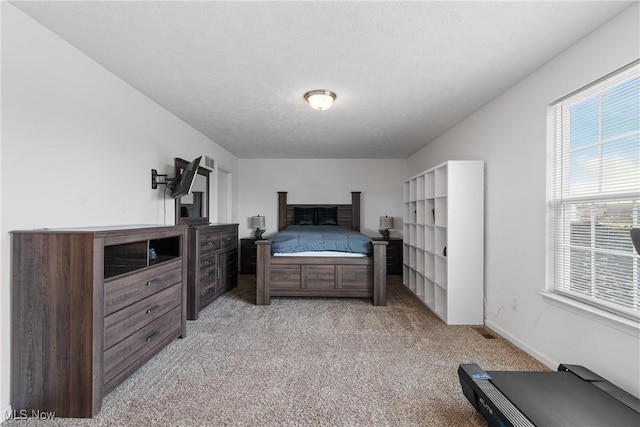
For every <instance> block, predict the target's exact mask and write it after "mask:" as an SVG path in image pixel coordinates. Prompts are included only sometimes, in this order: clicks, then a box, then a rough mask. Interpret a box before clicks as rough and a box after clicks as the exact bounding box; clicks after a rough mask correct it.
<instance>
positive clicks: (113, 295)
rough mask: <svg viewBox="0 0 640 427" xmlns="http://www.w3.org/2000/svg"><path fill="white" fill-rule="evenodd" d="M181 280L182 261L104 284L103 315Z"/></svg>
mask: <svg viewBox="0 0 640 427" xmlns="http://www.w3.org/2000/svg"><path fill="white" fill-rule="evenodd" d="M181 280H182V259H180V258H178V259H175V260H173V261H168V262H165V263H162V264H158V265H156V266H155V267H152V268H148V269H145V270H143V271H140V272H138V273H135V274H131V275H128V276H125V277H121V278H118V279H114V280H108V281H106V282H105V283H104V307H105V308H104V312H105V313H104V314H105V316H106V315H109V314H111V313H113V312H115V311H117V310H120V309H121V308H124V307H126V306H127V305H130V304H131V303H134V302H137V301H139V300H141V299H143V298H146V297H148V296H149V295H152V294H155V293H156V292H158V291H161V290H162V289H165V288H168V287H169V286H171V285H174V284H176V283H178V282H180V281H181Z"/></svg>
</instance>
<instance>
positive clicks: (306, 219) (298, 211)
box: [293, 207, 316, 225]
mask: <svg viewBox="0 0 640 427" xmlns="http://www.w3.org/2000/svg"><path fill="white" fill-rule="evenodd" d="M315 223H316V210H315V208H295V207H294V208H293V224H294V225H315Z"/></svg>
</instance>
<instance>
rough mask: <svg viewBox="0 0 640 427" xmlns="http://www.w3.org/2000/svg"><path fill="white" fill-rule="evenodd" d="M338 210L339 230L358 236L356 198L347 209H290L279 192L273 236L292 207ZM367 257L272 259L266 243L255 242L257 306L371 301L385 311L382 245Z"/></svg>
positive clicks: (290, 214) (353, 195)
mask: <svg viewBox="0 0 640 427" xmlns="http://www.w3.org/2000/svg"><path fill="white" fill-rule="evenodd" d="M333 206H337V208H338V224H340V225H344V226H348V227H351V228H352V229H354V230H356V231H360V192H359V191H357V192H352V193H351V204H350V205H345V204H342V205H339V204H338V205H337V204H331V205H312V204H304V205H290V204H287V192H285V191H280V192H278V231H279V230H282V229H283V228H285V227H286V226H287V225H289V224H292V223H293V217H294V215H293V211H294V208H295V207H304V208H309V207H333ZM372 243H373V255H372V256H369V257H322V256H318V257H304V256H300V257H296V256H286V257H274V256H272V255H271V242H270V241H269V240H256V245H257V247H258V248H257V249H258V257H257V261H256V263H257V270H256V305H269V304H271V297H272V296H290V297H301V296H309V297H352V298H372V299H373V305H387V249H386V246H387V244H388V243H387V242H385V241H374V242H372Z"/></svg>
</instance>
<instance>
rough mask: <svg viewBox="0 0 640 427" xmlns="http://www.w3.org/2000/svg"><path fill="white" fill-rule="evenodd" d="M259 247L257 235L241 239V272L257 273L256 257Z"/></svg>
mask: <svg viewBox="0 0 640 427" xmlns="http://www.w3.org/2000/svg"><path fill="white" fill-rule="evenodd" d="M257 256H258V247H257V246H256V238H255V237H243V238H242V239H240V273H242V274H256V258H257Z"/></svg>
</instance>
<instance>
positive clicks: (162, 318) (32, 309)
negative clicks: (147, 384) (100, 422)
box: [11, 226, 187, 418]
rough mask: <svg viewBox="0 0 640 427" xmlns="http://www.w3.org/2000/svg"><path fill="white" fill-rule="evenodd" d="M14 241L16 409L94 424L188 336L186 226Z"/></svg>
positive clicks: (41, 233) (41, 234) (16, 236)
mask: <svg viewBox="0 0 640 427" xmlns="http://www.w3.org/2000/svg"><path fill="white" fill-rule="evenodd" d="M11 234H12V261H11V262H12V269H13V276H12V313H13V319H12V349H11V356H12V357H11V384H12V385H11V398H12V406H13V408H12V409H15V410H17V411H21V410H26V411H27V412H29V413H31V411H44V412H54V413H55V414H56V416H57V417H73V418H75V417H92V416H94V415H96V414H97V413H98V412H99V411H100V408H101V405H102V398H103V396H104V395H105V394H107V393H108V392H110V391H111V390H113V389H114V388H115V387H116V386H117V385H118V384H120V383H121V382H122V381H123V380H124V379H126V378H127V377H128V376H129V375H131V374H132V373H133V372H134V371H136V370H137V369H138V368H139V367H140V366H142V365H143V364H144V363H145V362H147V361H148V360H149V359H151V358H152V357H153V356H154V355H155V354H157V353H158V352H159V351H160V350H161V349H162V348H164V347H165V346H166V345H167V344H169V343H170V342H171V341H173V340H174V339H175V338H177V337H184V336H185V335H186V280H185V279H186V265H187V264H186V260H185V259H184V257H183V251H184V250H185V248H186V242H187V227H186V226H171V227H165V226H124V227H96V228H76V229H59V230H34V231H14V232H12V233H11Z"/></svg>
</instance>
